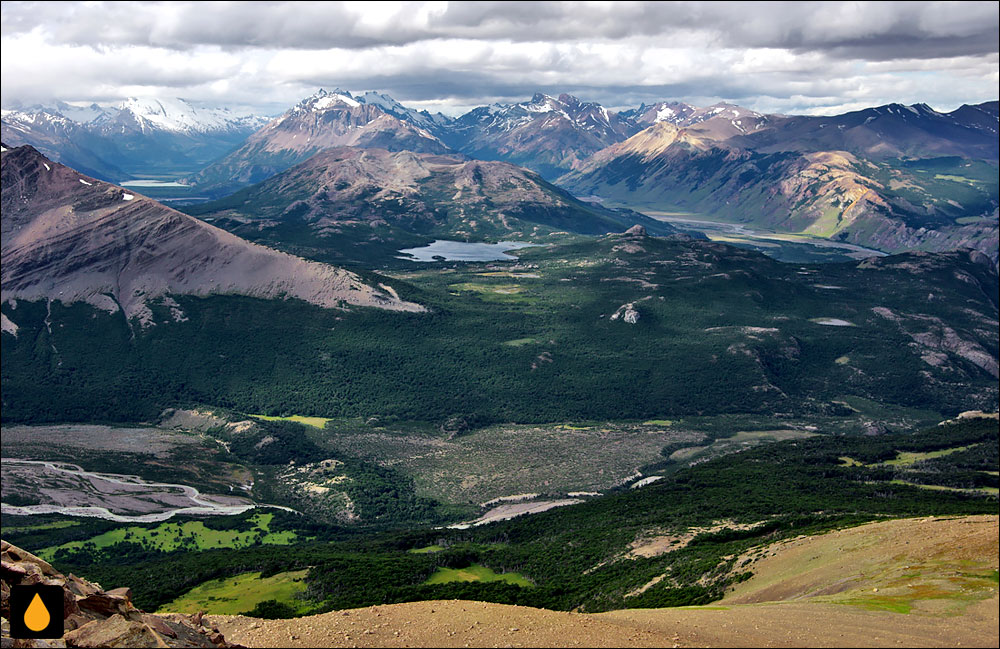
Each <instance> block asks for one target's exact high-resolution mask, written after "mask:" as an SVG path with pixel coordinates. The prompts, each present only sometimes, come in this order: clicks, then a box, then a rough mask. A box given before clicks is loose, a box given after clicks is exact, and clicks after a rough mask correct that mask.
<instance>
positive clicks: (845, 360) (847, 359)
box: [833, 356, 851, 365]
mask: <svg viewBox="0 0 1000 649" xmlns="http://www.w3.org/2000/svg"><path fill="white" fill-rule="evenodd" d="M833 362H834V363H836V364H837V365H847V364H848V363H850V362H851V357H850V356H841V357H840V358H838V359H836V360H835V361H833Z"/></svg>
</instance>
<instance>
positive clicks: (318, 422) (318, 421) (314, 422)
mask: <svg viewBox="0 0 1000 649" xmlns="http://www.w3.org/2000/svg"><path fill="white" fill-rule="evenodd" d="M250 416H251V417H256V418H258V419H263V420H264V421H294V422H298V423H300V424H305V425H306V426H312V427H313V428H319V429H320V430H323V429H324V428H326V423H327V422H328V421H331V420H330V419H328V418H325V417H306V416H305V415H289V416H288V417H269V416H268V415H250Z"/></svg>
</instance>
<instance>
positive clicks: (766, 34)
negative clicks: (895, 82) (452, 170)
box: [3, 2, 1000, 60]
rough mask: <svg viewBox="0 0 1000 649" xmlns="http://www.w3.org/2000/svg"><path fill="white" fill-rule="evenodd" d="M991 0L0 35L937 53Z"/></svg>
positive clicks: (216, 14) (436, 12)
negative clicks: (642, 40)
mask: <svg viewBox="0 0 1000 649" xmlns="http://www.w3.org/2000/svg"><path fill="white" fill-rule="evenodd" d="M998 6H1000V5H998V4H997V3H996V2H973V3H961V4H960V5H958V6H955V5H954V4H953V3H937V2H888V3H831V2H796V3H784V2H777V3H776V2H764V3H750V2H741V3H724V2H708V3H701V2H692V3H676V2H651V3H624V2H623V3H600V4H590V3H578V2H464V3H449V4H448V5H447V6H446V7H440V8H439V7H436V6H434V5H426V4H424V3H401V4H400V5H398V6H393V5H391V4H377V5H373V6H372V5H369V6H365V5H363V4H357V3H355V4H346V5H345V4H343V3H325V2H250V3H245V4H244V3H239V4H233V3H215V2H174V3H124V2H95V3H87V4H74V3H63V2H24V3H22V2H5V3H4V11H3V30H4V33H5V34H15V33H23V32H29V31H31V30H34V29H40V30H43V31H46V32H48V33H49V34H51V36H52V38H53V39H55V40H57V41H59V42H63V43H74V44H87V45H105V46H111V45H151V46H157V47H168V48H187V47H191V46H193V45H214V46H219V47H223V48H234V47H235V48H246V47H269V48H302V49H326V48H358V47H371V46H377V45H401V44H406V43H415V42H421V41H427V40H435V39H448V38H466V39H474V40H493V39H500V40H507V41H520V42H525V41H544V42H560V41H580V40H588V41H592V40H612V41H615V40H623V39H631V38H634V37H636V36H657V37H663V38H671V39H677V40H679V41H680V42H682V43H688V44H689V43H691V42H699V43H701V44H702V45H704V46H708V47H730V48H733V47H736V48H739V47H771V48H784V49H791V50H795V51H822V52H827V53H829V54H831V55H833V56H838V57H850V58H859V57H860V58H872V59H876V60H888V59H893V58H938V57H950V56H967V55H974V54H984V53H990V52H995V51H996V50H997V40H998V37H1000V10H998Z"/></svg>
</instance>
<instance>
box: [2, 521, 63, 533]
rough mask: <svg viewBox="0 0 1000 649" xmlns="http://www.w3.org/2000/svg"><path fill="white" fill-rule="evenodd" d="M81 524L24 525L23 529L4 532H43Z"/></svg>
mask: <svg viewBox="0 0 1000 649" xmlns="http://www.w3.org/2000/svg"><path fill="white" fill-rule="evenodd" d="M79 524H80V521H52V522H51V523H42V524H40V525H24V526H22V527H14V526H11V527H4V528H3V530H4V532H11V533H13V532H39V531H42V530H61V529H65V528H67V527H75V526H77V525H79Z"/></svg>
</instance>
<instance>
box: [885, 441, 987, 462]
mask: <svg viewBox="0 0 1000 649" xmlns="http://www.w3.org/2000/svg"><path fill="white" fill-rule="evenodd" d="M968 449H969V447H968V446H958V447H955V448H946V449H942V450H940V451H930V452H928V453H907V452H901V453H899V454H898V455H896V458H895V459H893V460H888V461H887V462H885V463H884V464H886V465H888V466H910V465H912V464H916V463H917V462H920V461H923V460H931V459H934V458H936V457H944V456H946V455H951V454H952V453H958V452H959V451H965V450H968Z"/></svg>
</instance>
